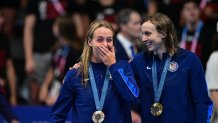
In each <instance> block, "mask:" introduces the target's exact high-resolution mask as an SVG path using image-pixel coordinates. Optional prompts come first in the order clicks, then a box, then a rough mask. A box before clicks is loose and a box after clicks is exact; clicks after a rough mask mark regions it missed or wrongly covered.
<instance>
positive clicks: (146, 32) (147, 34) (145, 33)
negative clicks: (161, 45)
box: [142, 31, 151, 36]
mask: <svg viewBox="0 0 218 123" xmlns="http://www.w3.org/2000/svg"><path fill="white" fill-rule="evenodd" d="M142 35H146V36H149V35H151V32H148V31H145V32H142Z"/></svg>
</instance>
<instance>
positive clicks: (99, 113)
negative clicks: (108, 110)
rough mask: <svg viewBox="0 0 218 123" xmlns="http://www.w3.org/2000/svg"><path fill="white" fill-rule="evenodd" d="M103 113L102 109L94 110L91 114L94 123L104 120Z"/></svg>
mask: <svg viewBox="0 0 218 123" xmlns="http://www.w3.org/2000/svg"><path fill="white" fill-rule="evenodd" d="M104 117H105V115H104V113H103V112H102V111H95V112H94V113H93V115H92V120H93V122H94V123H101V122H103V121H104Z"/></svg>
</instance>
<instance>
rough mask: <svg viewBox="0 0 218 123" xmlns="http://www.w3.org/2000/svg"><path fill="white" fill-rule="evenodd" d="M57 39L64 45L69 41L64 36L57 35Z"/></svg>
mask: <svg viewBox="0 0 218 123" xmlns="http://www.w3.org/2000/svg"><path fill="white" fill-rule="evenodd" d="M58 41H59V42H60V44H61V45H62V46H64V45H69V41H67V40H66V39H65V38H63V37H59V38H58Z"/></svg>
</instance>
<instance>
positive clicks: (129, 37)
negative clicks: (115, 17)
mask: <svg viewBox="0 0 218 123" xmlns="http://www.w3.org/2000/svg"><path fill="white" fill-rule="evenodd" d="M121 35H123V36H124V37H125V38H127V39H128V40H129V41H131V42H132V41H133V38H131V36H129V35H128V34H126V33H125V32H121Z"/></svg>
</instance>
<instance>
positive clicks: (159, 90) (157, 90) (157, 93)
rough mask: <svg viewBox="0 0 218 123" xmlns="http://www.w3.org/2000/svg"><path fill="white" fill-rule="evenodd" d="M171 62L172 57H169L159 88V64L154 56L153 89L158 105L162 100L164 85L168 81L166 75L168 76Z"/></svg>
mask: <svg viewBox="0 0 218 123" xmlns="http://www.w3.org/2000/svg"><path fill="white" fill-rule="evenodd" d="M170 60H171V56H168V57H167V59H166V61H165V64H164V68H163V71H162V74H161V78H160V83H159V86H158V85H157V64H156V60H155V58H154V56H153V63H152V79H153V89H154V101H155V102H156V103H157V102H159V100H160V96H161V93H162V90H163V85H164V81H165V79H166V75H167V69H168V67H169V64H170Z"/></svg>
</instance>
